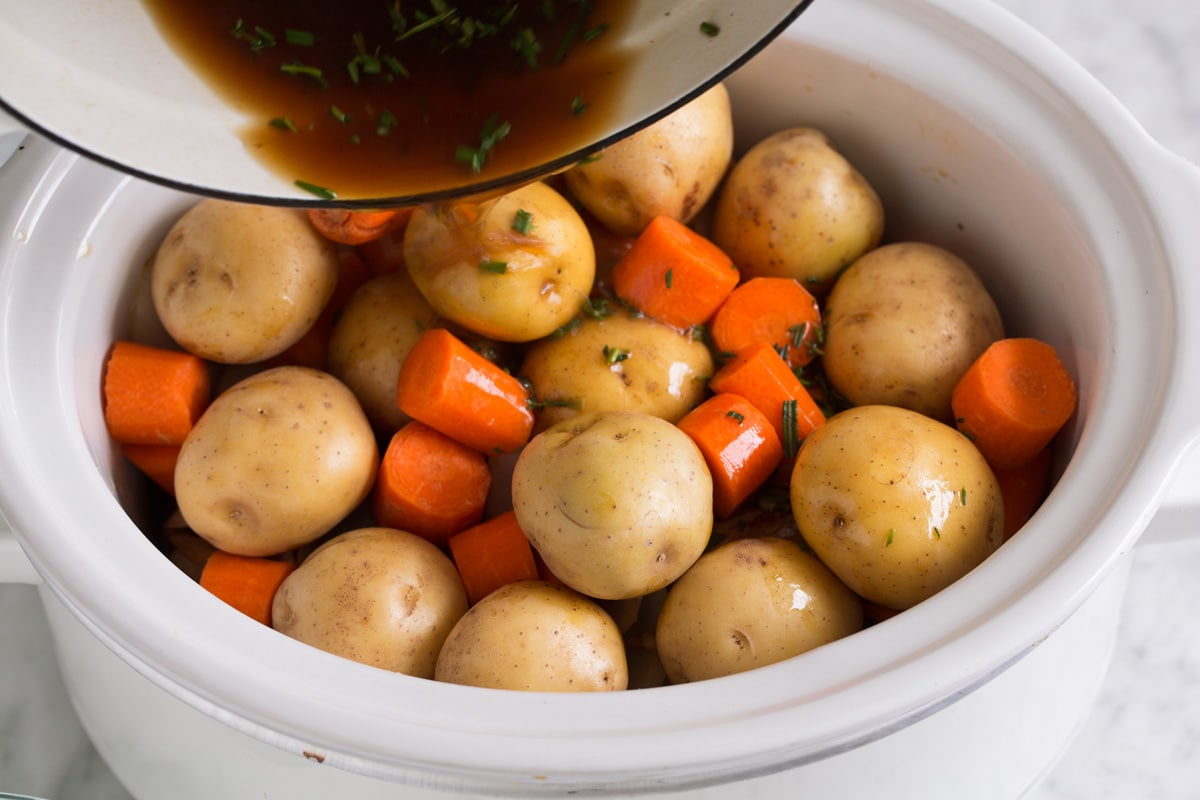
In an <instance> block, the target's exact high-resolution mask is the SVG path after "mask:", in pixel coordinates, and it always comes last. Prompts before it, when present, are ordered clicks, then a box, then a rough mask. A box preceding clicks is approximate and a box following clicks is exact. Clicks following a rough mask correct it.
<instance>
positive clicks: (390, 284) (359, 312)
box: [329, 270, 438, 434]
mask: <svg viewBox="0 0 1200 800" xmlns="http://www.w3.org/2000/svg"><path fill="white" fill-rule="evenodd" d="M437 320H438V316H437V313H436V312H435V311H434V310H433V308H432V307H431V306H430V305H429V303H428V302H427V301H426V300H425V298H424V297H423V296H422V295H421V293H420V292H419V291H417V287H416V286H415V285H414V284H413V282H412V278H410V277H409V275H408V273H407V272H406V271H404V270H397V271H395V272H389V273H387V274H384V275H380V276H379V277H377V278H372V279H371V280H369V281H367V282H366V283H364V284H363V285H362V286H360V287H359V288H358V289H357V290H356V291H355V292H354V294H353V295H351V297H350V300H349V301H348V302H347V303H346V306H345V307H344V308H343V309H342V311H341V313H340V314H339V315H338V318H337V321H336V322H335V323H334V325H333V333H332V335H331V336H330V339H329V371H330V372H332V373H333V374H334V375H335V376H336V377H337V378H339V379H340V380H341V381H342V382H343V383H345V384H346V385H347V386H348V387H350V390H351V391H352V392H354V396H355V397H357V398H358V401H359V402H360V403H361V404H362V407H363V411H365V412H366V413H367V418H368V419H370V420H371V424H372V425H374V426H375V429H376V430H377V431H379V432H380V433H382V434H389V433H393V432H395V431H396V430H398V429H399V428H400V426H401V425H403V424H404V423H405V422H406V421H407V420H408V415H406V414H405V413H404V412H403V411H401V410H400V407H399V406H398V405H396V381H397V380H398V379H399V377H400V365H401V364H403V363H404V359H405V357H406V356H407V355H408V351H409V350H411V349H412V346H413V344H414V343H416V341H417V339H418V337H420V335H421V333H422V331H424V330H426V329H427V328H431V327H433V325H434V324H435V323H436V322H437Z"/></svg>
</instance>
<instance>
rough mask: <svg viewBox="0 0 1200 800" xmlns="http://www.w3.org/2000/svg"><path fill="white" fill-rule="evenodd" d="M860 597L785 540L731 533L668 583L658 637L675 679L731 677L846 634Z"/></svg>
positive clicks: (858, 618)
mask: <svg viewBox="0 0 1200 800" xmlns="http://www.w3.org/2000/svg"><path fill="white" fill-rule="evenodd" d="M862 625H863V608H862V600H861V599H860V598H859V597H858V595H856V594H854V592H852V591H850V589H848V588H847V587H846V585H845V584H844V583H842V582H841V581H840V580H839V579H838V578H837V576H836V575H834V574H833V573H832V572H830V571H829V568H828V567H826V566H825V565H824V564H822V563H821V562H820V560H818V559H817V557H816V556H814V555H813V554H812V553H810V552H808V551H806V550H805V549H804V548H802V547H801V546H800V545H798V544H796V543H795V542H792V541H788V540H787V539H777V538H767V539H736V540H734V541H730V542H727V543H725V544H723V545H721V546H720V547H718V548H716V549H715V550H712V551H709V552H708V553H705V554H704V555H703V556H701V557H700V560H699V561H697V562H696V563H695V564H693V565H692V568H691V569H689V570H688V571H687V572H685V573H684V574H683V576H682V577H681V578H680V579H679V580H677V581H675V583H674V584H672V586H671V588H670V589H669V590H668V592H667V599H666V602H665V603H664V604H663V608H662V611H661V612H660V613H659V617H658V626H657V630H656V633H655V641H656V642H657V644H658V655H659V658H661V659H662V663H663V667H664V668H665V669H666V671H667V676H668V677H669V678H670V680H671V682H672V683H684V682H687V681H699V680H706V679H708V678H718V677H721V676H722V675H733V674H734V673H737V672H745V671H746V670H749V669H754V668H755V667H761V666H765V665H767V664H774V663H775V662H777V661H783V660H784V659H786V658H791V657H792V656H795V655H799V654H800V653H803V652H806V651H808V650H811V649H813V648H814V647H819V646H820V645H823V644H827V643H829V642H832V641H835V640H837V639H840V638H842V637H843V636H849V635H850V634H852V633H854V632H855V631H857V630H860V629H861V628H862Z"/></svg>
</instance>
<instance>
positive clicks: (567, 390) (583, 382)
mask: <svg viewBox="0 0 1200 800" xmlns="http://www.w3.org/2000/svg"><path fill="white" fill-rule="evenodd" d="M712 373H713V359H712V354H711V353H710V352H709V349H708V347H707V346H706V345H705V344H704V342H703V341H702V340H700V339H696V338H693V337H690V336H688V335H686V334H683V333H680V332H679V331H678V330H676V329H675V328H672V327H670V326H669V325H664V324H663V323H661V322H657V321H655V320H653V319H650V318H649V317H643V316H639V315H634V314H630V313H628V312H626V311H624V310H616V311H613V312H612V313H611V314H608V315H606V316H599V317H593V316H583V317H582V318H580V320H579V322H578V324H576V325H573V326H571V327H570V328H568V329H566V330H564V331H563V333H562V335H560V336H551V337H547V338H545V339H542V340H541V341H538V342H535V343H534V344H533V345H532V346H530V348H529V350H528V352H527V353H526V354H525V359H524V361H523V362H522V364H521V367H520V369H519V371H518V374H520V375H521V376H522V377H523V378H525V379H526V380H528V381H529V383H530V384H531V385H532V387H533V396H534V397H535V398H536V399H537V400H538V401H539V402H540V403H544V404H545V405H544V406H543V408H542V409H541V411H540V412H539V414H538V419H537V422H536V430H538V431H541V430H545V429H546V428H548V427H550V426H551V425H554V424H555V423H558V422H561V421H562V420H564V419H568V418H570V417H573V416H575V415H576V414H578V413H590V412H595V411H638V412H642V413H646V414H653V415H654V416H656V417H662V418H663V419H665V420H667V421H668V422H678V421H679V420H680V419H681V418H682V417H683V415H684V414H686V413H687V412H688V411H690V410H691V409H692V408H693V407H694V406H696V404H698V403H699V402H700V401H701V400H703V399H704V394H705V391H706V388H705V380H706V379H707V378H708V377H710V376H711V375H712Z"/></svg>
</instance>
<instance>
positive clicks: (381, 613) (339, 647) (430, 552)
mask: <svg viewBox="0 0 1200 800" xmlns="http://www.w3.org/2000/svg"><path fill="white" fill-rule="evenodd" d="M466 610H467V593H466V591H465V590H464V589H463V586H462V581H461V580H459V577H458V572H457V571H456V570H455V568H454V563H453V562H452V561H451V560H450V558H449V556H447V555H446V554H445V553H443V552H442V551H441V550H439V549H438V548H437V547H436V546H434V545H433V544H431V543H430V542H428V541H426V540H425V539H422V538H421V537H419V536H417V535H416V534H412V533H408V532H407V531H400V530H396V529H393V528H360V529H358V530H353V531H347V532H346V533H342V534H340V535H338V536H336V537H334V538H333V539H330V540H329V541H327V542H325V543H324V544H322V545H321V546H320V547H318V548H317V549H316V550H314V551H313V552H312V554H311V555H309V556H308V558H306V559H305V560H304V561H303V563H301V564H300V566H299V567H297V568H296V570H295V571H293V572H292V574H290V575H289V576H288V577H287V578H286V579H285V580H284V582H283V584H282V585H281V586H280V587H279V591H278V592H276V594H275V601H274V603H273V605H272V626H273V627H274V628H275V629H276V630H278V631H280V632H281V633H284V634H286V635H288V636H290V637H292V638H293V639H297V640H299V641H302V642H305V643H306V644H310V645H312V646H313V647H318V648H320V649H322V650H325V651H326V652H329V653H333V654H335V655H339V656H342V657H343V658H349V659H352V660H354V661H358V662H361V663H363V664H369V665H371V666H373V667H380V668H382V669H387V670H392V671H393V672H403V673H405V674H407V675H415V676H417V677H421V678H432V677H433V672H434V666H435V664H436V663H437V657H438V653H439V652H440V651H441V647H442V643H443V642H444V641H445V639H446V636H448V635H449V633H450V630H451V629H452V628H453V627H454V624H455V623H456V622H458V620H459V619H460V618H461V617H462V615H463V614H464V613H466Z"/></svg>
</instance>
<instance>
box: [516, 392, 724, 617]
mask: <svg viewBox="0 0 1200 800" xmlns="http://www.w3.org/2000/svg"><path fill="white" fill-rule="evenodd" d="M712 491H713V484H712V475H711V474H710V473H709V471H708V466H707V465H706V464H705V462H704V457H703V456H702V455H701V454H700V450H699V448H697V447H696V445H695V444H694V443H693V442H692V440H691V439H690V438H689V437H688V435H687V434H686V433H684V432H683V431H681V430H680V429H679V428H677V427H675V426H674V425H672V424H671V423H669V422H667V421H665V420H662V419H659V418H658V417H655V416H651V415H649V414H639V413H631V412H603V413H596V414H580V415H579V416H576V417H572V418H571V419H568V420H566V421H565V422H560V423H558V424H557V425H555V426H553V427H551V428H548V429H547V430H545V431H543V432H542V433H540V434H538V435H537V436H535V437H534V438H533V439H532V440H531V441H530V442H529V444H528V445H526V446H525V449H524V450H523V451H522V452H521V455H520V457H519V458H518V459H517V463H516V466H515V467H514V469H513V479H512V500H513V510H514V511H515V512H516V515H517V522H518V523H519V524H520V526H521V530H523V531H525V534H526V536H528V537H529V541H530V543H531V544H532V545H533V546H534V549H536V550H537V551H538V553H539V554H540V555H541V557H542V559H543V560H544V561H545V562H546V566H548V567H549V568H550V571H551V572H553V573H554V575H555V577H557V578H558V579H559V580H561V581H562V582H563V583H565V584H567V585H568V586H570V587H571V588H573V589H576V590H577V591H579V592H582V593H583V594H586V595H590V596H591V597H596V598H599V599H602V600H619V599H623V598H628V597H640V596H642V595H647V594H650V593H651V592H653V591H655V590H656V589H661V588H662V587H664V586H666V585H667V584H669V583H671V581H673V580H675V579H676V578H678V577H679V576H680V575H682V574H683V573H684V571H685V570H687V568H688V567H690V566H691V565H692V564H693V563H694V562H695V561H696V559H697V558H699V557H700V554H701V553H703V552H704V548H705V545H706V544H707V543H708V538H709V534H711V532H712V526H713V506H712Z"/></svg>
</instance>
